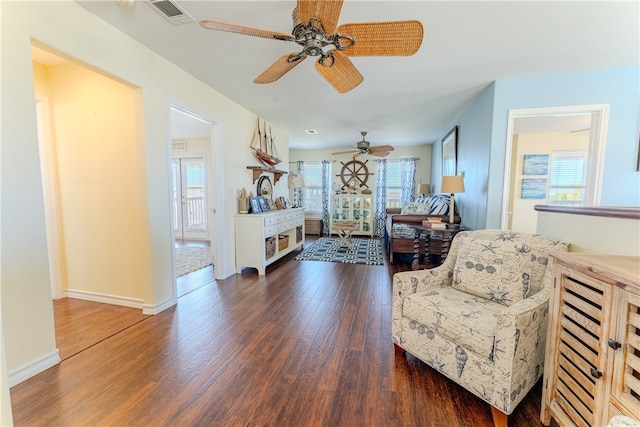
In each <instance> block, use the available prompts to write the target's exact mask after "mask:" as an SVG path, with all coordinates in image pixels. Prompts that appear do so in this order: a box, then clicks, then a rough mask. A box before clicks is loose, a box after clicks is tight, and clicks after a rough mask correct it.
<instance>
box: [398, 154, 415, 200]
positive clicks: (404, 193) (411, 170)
mask: <svg viewBox="0 0 640 427" xmlns="http://www.w3.org/2000/svg"><path fill="white" fill-rule="evenodd" d="M416 160H418V159H416V158H410V159H402V160H401V161H400V186H401V187H400V191H401V193H400V194H401V195H400V197H401V199H400V201H401V205H402V206H404V204H405V203H407V202H413V200H414V198H415V194H416Z"/></svg>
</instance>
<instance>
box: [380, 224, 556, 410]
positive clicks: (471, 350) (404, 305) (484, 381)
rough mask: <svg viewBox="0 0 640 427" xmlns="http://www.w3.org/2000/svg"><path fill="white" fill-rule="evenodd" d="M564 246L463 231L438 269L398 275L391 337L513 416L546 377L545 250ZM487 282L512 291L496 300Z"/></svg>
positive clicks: (550, 275)
mask: <svg viewBox="0 0 640 427" xmlns="http://www.w3.org/2000/svg"><path fill="white" fill-rule="evenodd" d="M487 246H489V247H490V248H491V249H490V250H484V249H486V247H487ZM567 249H568V245H567V244H565V243H563V242H559V241H554V240H551V239H547V238H544V237H542V236H538V235H533V234H526V233H514V232H510V231H504V230H479V231H463V232H460V233H458V234H457V235H456V237H455V238H454V240H453V242H452V245H451V249H450V251H449V256H448V257H447V259H446V260H445V262H444V263H443V264H442V265H441V266H439V267H437V268H433V269H430V270H419V271H407V272H402V273H396V274H395V275H394V279H393V313H392V322H393V324H392V333H393V341H394V342H395V343H396V344H397V345H398V346H400V347H401V348H403V349H405V350H406V351H407V352H409V353H411V354H412V355H414V356H415V357H417V358H419V359H420V360H422V361H423V362H425V363H427V364H428V365H429V366H431V367H432V368H434V369H435V370H437V371H439V372H440V373H442V374H443V375H446V376H447V377H449V378H450V379H451V380H453V381H455V382H456V383H458V384H459V385H461V386H462V387H464V388H465V389H467V390H469V391H471V392H472V393H474V394H475V395H476V396H478V397H480V398H481V399H483V400H485V401H486V402H487V403H489V404H490V405H492V406H495V407H496V408H498V409H500V410H501V411H502V412H504V413H506V414H510V413H511V412H512V411H513V409H514V408H515V407H516V406H517V405H518V403H519V402H520V401H521V400H522V399H523V398H524V396H525V395H526V394H527V392H528V391H529V390H530V389H531V387H533V385H534V384H535V383H536V381H537V380H538V379H539V378H540V376H541V375H542V372H543V362H544V350H545V340H546V327H547V314H548V301H549V295H550V287H551V285H552V280H553V272H552V266H551V263H550V262H549V261H548V259H549V258H548V255H549V252H553V251H558V252H564V251H566V250H567ZM487 252H490V255H489V254H488V253H487ZM496 259H501V260H502V262H501V263H500V264H499V267H500V268H498V267H496V270H495V271H492V272H487V271H486V266H488V265H493V264H491V263H489V262H488V261H495V260H496ZM467 263H473V265H474V268H473V269H472V270H473V271H463V270H462V269H463V268H464V269H466V270H471V269H469V268H467V266H466V264H467ZM476 264H480V265H482V266H483V269H477V268H476V267H475V265H476ZM505 265H506V266H507V267H506V268H505V267H504V266H505ZM525 271H526V272H527V274H528V283H527V284H526V286H525V283H524V282H525V281H524V280H521V279H522V278H523V277H524V276H523V275H522V274H521V272H525ZM518 274H520V275H519V276H518ZM514 277H519V278H520V279H517V280H515V279H514ZM505 279H506V280H505ZM475 281H479V282H480V283H474V282H475ZM505 282H506V283H505ZM507 283H508V284H509V285H511V288H508V289H507V288H506V284H507ZM513 283H515V284H513ZM489 287H491V288H492V289H499V290H500V292H505V291H507V292H509V293H508V294H506V295H507V296H508V299H507V298H505V297H503V294H502V293H501V294H500V295H501V297H500V298H497V297H496V295H495V293H491V292H488V291H487V289H488V288H489ZM511 292H513V293H514V295H513V296H512V295H511V294H510V293H511ZM515 294H517V296H516V295H515Z"/></svg>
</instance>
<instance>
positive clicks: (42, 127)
mask: <svg viewBox="0 0 640 427" xmlns="http://www.w3.org/2000/svg"><path fill="white" fill-rule="evenodd" d="M48 111H49V99H48V98H43V99H37V100H36V112H37V114H36V120H37V131H38V151H39V154H40V176H41V179H42V196H43V199H44V220H45V233H46V236H47V252H48V255H49V276H50V278H49V280H51V298H53V299H60V298H63V297H64V291H63V289H62V261H61V255H60V248H61V245H60V225H59V224H60V220H59V217H60V212H59V208H58V197H59V194H58V187H57V185H56V184H57V182H58V179H57V176H58V174H57V168H56V163H55V156H54V150H53V147H52V144H51V141H49V139H48V138H49V136H50V133H49V130H50V129H51V121H50V117H49V114H48Z"/></svg>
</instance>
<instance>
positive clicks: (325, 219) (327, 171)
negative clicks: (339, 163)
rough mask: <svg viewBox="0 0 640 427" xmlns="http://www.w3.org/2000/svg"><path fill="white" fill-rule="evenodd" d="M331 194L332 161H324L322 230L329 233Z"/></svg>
mask: <svg viewBox="0 0 640 427" xmlns="http://www.w3.org/2000/svg"><path fill="white" fill-rule="evenodd" d="M330 194H331V162H330V161H328V160H323V161H322V230H323V234H325V235H328V234H329V195H330Z"/></svg>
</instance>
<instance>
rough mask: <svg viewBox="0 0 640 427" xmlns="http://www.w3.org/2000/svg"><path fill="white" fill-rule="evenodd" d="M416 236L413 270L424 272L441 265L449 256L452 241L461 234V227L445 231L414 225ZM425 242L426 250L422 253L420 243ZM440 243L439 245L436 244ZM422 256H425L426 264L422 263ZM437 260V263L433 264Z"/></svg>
mask: <svg viewBox="0 0 640 427" xmlns="http://www.w3.org/2000/svg"><path fill="white" fill-rule="evenodd" d="M412 227H413V229H414V230H415V232H416V234H415V237H414V240H413V262H412V263H411V269H412V270H424V269H425V268H434V267H437V266H439V265H441V264H442V263H443V262H444V260H445V259H446V258H447V255H448V254H449V248H451V241H452V240H453V238H454V237H455V235H456V234H458V233H459V232H460V227H456V228H447V229H444V230H440V229H434V228H431V227H428V226H424V225H413V226H412ZM421 240H422V241H424V250H423V251H422V254H421V253H420V252H421V251H420V246H421V245H420V241H421ZM435 242H438V244H437V245H436V244H434V243H435ZM420 255H423V258H424V264H421V263H420ZM434 259H435V261H436V262H433V260H434Z"/></svg>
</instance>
